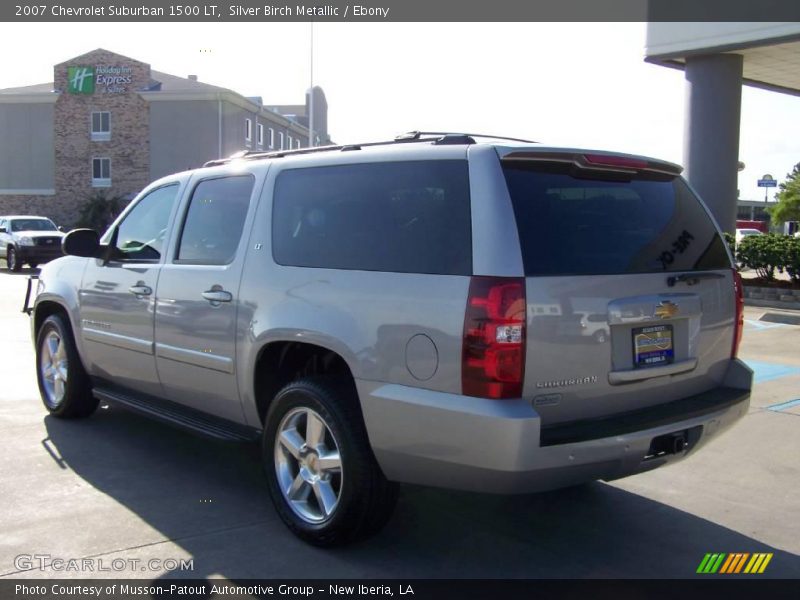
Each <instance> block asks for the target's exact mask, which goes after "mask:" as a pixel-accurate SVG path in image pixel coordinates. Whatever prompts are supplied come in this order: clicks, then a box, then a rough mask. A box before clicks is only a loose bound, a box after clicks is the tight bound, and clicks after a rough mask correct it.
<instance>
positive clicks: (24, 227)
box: [11, 219, 58, 231]
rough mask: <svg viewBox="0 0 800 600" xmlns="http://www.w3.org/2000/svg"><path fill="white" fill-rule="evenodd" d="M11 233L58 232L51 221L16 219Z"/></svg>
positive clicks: (13, 221)
mask: <svg viewBox="0 0 800 600" xmlns="http://www.w3.org/2000/svg"><path fill="white" fill-rule="evenodd" d="M11 231H58V228H57V227H56V226H55V223H53V222H52V221H51V220H50V219H14V220H12V221H11Z"/></svg>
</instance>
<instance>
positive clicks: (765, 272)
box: [736, 233, 787, 281]
mask: <svg viewBox="0 0 800 600" xmlns="http://www.w3.org/2000/svg"><path fill="white" fill-rule="evenodd" d="M785 237H787V236H783V235H778V234H774V233H768V234H766V235H749V236H747V237H746V238H744V239H743V240H742V241H741V242H739V245H738V246H737V248H736V260H737V261H738V262H739V263H740V264H741V265H743V266H745V267H748V268H750V269H754V270H755V271H756V273H758V276H759V277H761V278H762V279H764V280H765V281H773V280H774V279H775V269H778V270H782V266H783V262H784V252H782V246H783V238H785Z"/></svg>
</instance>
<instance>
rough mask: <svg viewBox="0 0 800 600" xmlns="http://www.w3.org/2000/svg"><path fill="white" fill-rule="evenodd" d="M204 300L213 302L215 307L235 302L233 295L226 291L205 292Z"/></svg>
mask: <svg viewBox="0 0 800 600" xmlns="http://www.w3.org/2000/svg"><path fill="white" fill-rule="evenodd" d="M203 298H205V299H206V300H208V301H209V302H211V304H212V305H213V306H219V304H220V302H230V301H231V300H233V294H231V293H230V292H226V291H225V290H215V289H211V290H206V291H205V292H203Z"/></svg>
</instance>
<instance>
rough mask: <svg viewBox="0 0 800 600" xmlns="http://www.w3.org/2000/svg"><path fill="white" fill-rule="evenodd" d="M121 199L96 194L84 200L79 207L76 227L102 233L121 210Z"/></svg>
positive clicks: (100, 193)
mask: <svg viewBox="0 0 800 600" xmlns="http://www.w3.org/2000/svg"><path fill="white" fill-rule="evenodd" d="M123 206H124V205H123V204H122V198H120V197H119V196H106V194H105V193H104V192H96V193H94V194H92V195H91V196H89V197H88V198H87V199H86V202H85V203H84V204H83V206H82V207H81V212H80V216H79V217H78V221H77V222H76V223H75V226H76V227H88V228H89V229H94V230H95V231H97V232H98V233H101V234H102V233H103V232H104V231H105V230H106V229H108V226H109V225H110V224H111V222H112V221H113V220H114V219H115V218H116V216H117V215H118V214H119V211H120V210H121V209H122V208H123Z"/></svg>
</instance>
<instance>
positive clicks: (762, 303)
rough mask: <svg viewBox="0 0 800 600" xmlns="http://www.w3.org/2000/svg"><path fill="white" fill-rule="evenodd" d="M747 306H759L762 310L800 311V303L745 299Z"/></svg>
mask: <svg viewBox="0 0 800 600" xmlns="http://www.w3.org/2000/svg"><path fill="white" fill-rule="evenodd" d="M744 305H745V306H758V307H761V308H781V309H785V310H800V302H784V301H783V300H761V299H758V300H757V299H755V298H745V299H744Z"/></svg>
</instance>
